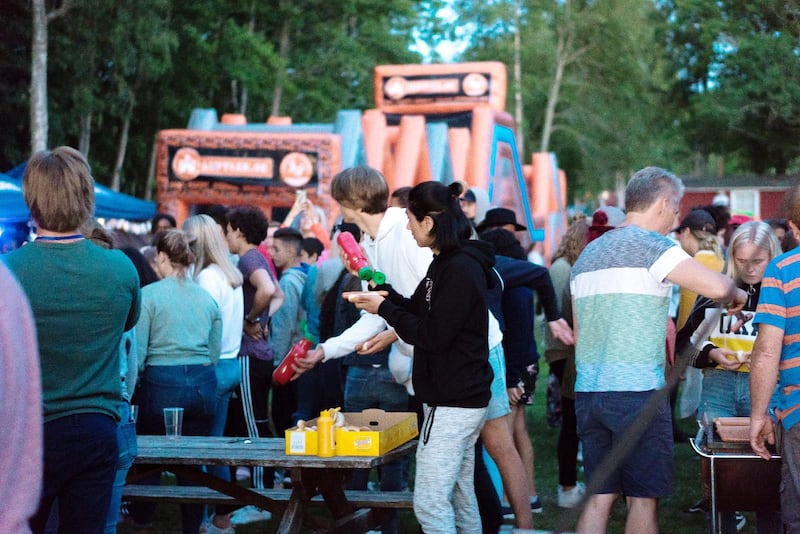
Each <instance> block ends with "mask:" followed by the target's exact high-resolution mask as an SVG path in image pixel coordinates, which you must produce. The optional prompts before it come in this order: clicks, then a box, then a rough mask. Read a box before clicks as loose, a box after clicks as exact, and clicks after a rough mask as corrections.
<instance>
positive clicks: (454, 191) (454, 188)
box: [447, 182, 464, 197]
mask: <svg viewBox="0 0 800 534" xmlns="http://www.w3.org/2000/svg"><path fill="white" fill-rule="evenodd" d="M447 187H448V188H449V189H450V194H451V195H452V196H454V197H460V196H461V193H463V192H464V186H462V185H461V183H460V182H453V183H452V184H450V185H448V186H447Z"/></svg>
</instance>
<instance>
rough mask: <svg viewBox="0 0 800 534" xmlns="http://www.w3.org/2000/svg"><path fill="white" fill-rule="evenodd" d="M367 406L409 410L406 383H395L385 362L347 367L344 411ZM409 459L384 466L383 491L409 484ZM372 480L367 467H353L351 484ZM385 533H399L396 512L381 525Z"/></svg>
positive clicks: (363, 485) (356, 485)
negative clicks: (377, 365) (376, 364)
mask: <svg viewBox="0 0 800 534" xmlns="http://www.w3.org/2000/svg"><path fill="white" fill-rule="evenodd" d="M368 408H380V409H381V410H384V411H387V412H406V411H408V391H407V390H406V388H405V386H403V385H402V384H398V383H397V382H395V380H394V377H392V373H391V372H390V371H389V368H388V367H387V366H385V365H381V366H380V367H373V366H372V365H351V366H349V367H348V368H347V379H346V380H345V387H344V411H346V412H360V411H362V410H366V409H368ZM409 462H410V459H409V458H408V457H406V458H404V459H402V460H397V461H394V462H389V463H386V464H384V465H383V466H381V468H380V478H381V490H382V491H401V490H403V489H404V488H405V487H406V486H407V483H408V477H407V476H405V474H406V473H407V470H408V465H409ZM368 479H369V470H368V469H354V470H353V477H352V478H351V479H350V484H349V485H348V487H349V488H350V489H366V488H367V480H368ZM381 531H382V532H384V533H395V532H397V511H396V510H393V511H391V512H390V515H389V518H388V519H387V520H386V522H385V523H384V524H383V525H382V526H381Z"/></svg>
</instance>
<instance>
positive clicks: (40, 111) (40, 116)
mask: <svg viewBox="0 0 800 534" xmlns="http://www.w3.org/2000/svg"><path fill="white" fill-rule="evenodd" d="M71 6H72V0H64V1H63V2H62V3H61V7H59V8H58V9H54V10H53V11H51V12H50V13H48V12H47V6H46V5H45V0H32V2H31V11H32V18H33V20H32V24H31V25H32V27H33V28H32V32H31V33H32V39H31V87H30V106H31V108H30V120H31V153H32V154H33V153H36V152H39V151H40V150H46V149H47V134H48V128H49V120H48V117H47V25H48V24H49V23H50V21H51V20H55V19H57V18H58V17H60V16H62V15H63V14H64V13H66V12H67V10H69V8H70V7H71Z"/></svg>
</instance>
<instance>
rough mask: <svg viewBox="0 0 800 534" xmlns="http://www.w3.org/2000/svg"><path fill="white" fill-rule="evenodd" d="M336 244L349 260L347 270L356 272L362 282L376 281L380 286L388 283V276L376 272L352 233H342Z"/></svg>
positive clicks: (337, 237)
mask: <svg viewBox="0 0 800 534" xmlns="http://www.w3.org/2000/svg"><path fill="white" fill-rule="evenodd" d="M336 242H337V243H338V244H339V247H340V248H341V249H342V252H344V256H345V259H346V260H347V269H348V270H349V271H356V272H357V273H358V277H359V278H360V279H361V280H366V281H367V282H369V281H370V280H372V281H374V282H375V283H376V284H378V285H380V284H383V283H384V282H386V275H384V274H383V273H382V272H380V271H375V270H374V269H373V268H372V267H370V266H369V262H368V261H367V258H366V257H365V256H364V251H362V250H361V247H360V246H358V242H356V238H355V237H353V234H351V233H350V232H341V233H339V235H338V236H336Z"/></svg>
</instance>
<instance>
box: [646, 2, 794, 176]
mask: <svg viewBox="0 0 800 534" xmlns="http://www.w3.org/2000/svg"><path fill="white" fill-rule="evenodd" d="M660 10H661V12H662V13H663V16H664V20H665V22H666V34H665V45H666V53H667V54H668V57H670V59H671V61H672V62H673V65H674V68H675V71H676V72H677V73H678V76H677V78H676V80H675V83H674V85H673V87H672V92H671V94H672V95H674V96H675V97H676V98H675V103H677V104H678V106H679V107H678V109H679V112H681V113H682V114H683V115H682V120H683V126H682V130H683V131H684V133H685V136H686V139H687V141H688V142H689V144H690V146H692V147H693V148H694V149H695V150H697V151H698V152H700V153H701V154H704V155H708V154H711V153H716V154H720V155H725V156H731V157H732V159H734V160H735V159H738V160H740V161H741V163H742V166H741V167H740V168H736V169H731V170H733V171H739V172H742V171H743V172H755V173H768V172H775V173H777V174H784V173H785V172H786V170H787V167H788V166H789V165H790V164H791V162H792V161H793V160H795V159H796V158H797V156H798V155H800V151H798V147H797V143H796V142H795V139H796V138H797V135H798V133H800V132H798V126H800V124H798V116H799V115H800V89H798V84H797V82H798V79H799V78H800V57H798V51H799V49H798V45H800V42H799V41H798V37H799V36H798V12H797V7H796V5H795V3H792V2H780V1H778V0H769V1H764V2H757V3H753V2H747V1H745V0H724V1H718V2H704V1H702V0H674V1H669V2H661V3H660ZM737 156H742V157H741V158H737Z"/></svg>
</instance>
